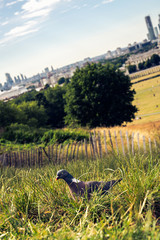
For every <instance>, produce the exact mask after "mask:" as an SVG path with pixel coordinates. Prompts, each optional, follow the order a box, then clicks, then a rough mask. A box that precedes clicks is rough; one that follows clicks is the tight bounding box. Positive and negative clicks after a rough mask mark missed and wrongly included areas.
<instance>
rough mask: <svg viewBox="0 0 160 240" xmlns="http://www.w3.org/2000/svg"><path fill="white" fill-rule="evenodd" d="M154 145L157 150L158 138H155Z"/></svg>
mask: <svg viewBox="0 0 160 240" xmlns="http://www.w3.org/2000/svg"><path fill="white" fill-rule="evenodd" d="M154 146H155V149H156V152H157V142H156V139H154Z"/></svg>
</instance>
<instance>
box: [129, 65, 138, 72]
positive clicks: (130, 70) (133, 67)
mask: <svg viewBox="0 0 160 240" xmlns="http://www.w3.org/2000/svg"><path fill="white" fill-rule="evenodd" d="M136 71H137V67H136V65H129V66H128V72H129V73H134V72H136Z"/></svg>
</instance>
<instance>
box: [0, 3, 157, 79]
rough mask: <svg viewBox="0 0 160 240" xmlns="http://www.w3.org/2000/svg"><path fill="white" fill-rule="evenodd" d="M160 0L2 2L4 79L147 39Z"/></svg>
mask: <svg viewBox="0 0 160 240" xmlns="http://www.w3.org/2000/svg"><path fill="white" fill-rule="evenodd" d="M159 7H160V2H159V1H158V0H152V1H151V0H141V1H140V2H139V1H138V0H135V1H134V2H130V1H127V0H39V1H37V0H10V1H9V0H7V1H6V0H5V1H4V0H0V13H1V14H0V56H1V58H0V82H1V83H4V82H5V73H10V74H11V76H12V77H13V76H16V75H19V74H20V73H23V74H24V75H26V76H27V77H31V76H32V75H35V74H37V73H39V72H41V71H42V70H43V69H44V68H45V67H50V66H53V67H54V68H59V67H62V66H65V65H68V64H71V63H73V62H76V61H80V60H83V59H84V58H87V57H94V56H97V55H101V54H104V53H106V52H107V51H108V50H111V51H113V50H115V49H116V48H117V47H126V46H127V45H128V44H129V43H133V42H135V41H136V42H140V41H143V40H144V39H146V38H147V33H148V31H147V27H146V23H145V21H144V17H145V16H148V15H149V16H150V17H151V19H152V23H153V26H154V27H156V26H158V15H159V13H160V10H159V9H160V8H159Z"/></svg>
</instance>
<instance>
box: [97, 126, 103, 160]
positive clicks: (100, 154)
mask: <svg viewBox="0 0 160 240" xmlns="http://www.w3.org/2000/svg"><path fill="white" fill-rule="evenodd" d="M98 145H99V156H100V158H102V144H101V136H100V132H99V131H98Z"/></svg>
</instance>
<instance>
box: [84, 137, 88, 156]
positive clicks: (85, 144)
mask: <svg viewBox="0 0 160 240" xmlns="http://www.w3.org/2000/svg"><path fill="white" fill-rule="evenodd" d="M84 147H85V155H86V158H88V152H87V141H86V139H84Z"/></svg>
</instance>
